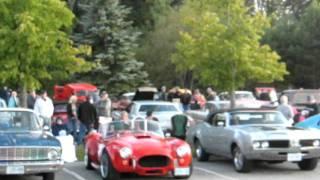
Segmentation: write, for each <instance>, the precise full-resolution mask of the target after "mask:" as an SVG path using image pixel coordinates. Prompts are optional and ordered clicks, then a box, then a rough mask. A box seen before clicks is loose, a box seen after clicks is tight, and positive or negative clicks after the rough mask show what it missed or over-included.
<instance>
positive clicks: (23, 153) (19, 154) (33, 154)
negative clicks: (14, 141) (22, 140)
mask: <svg viewBox="0 0 320 180" xmlns="http://www.w3.org/2000/svg"><path fill="white" fill-rule="evenodd" d="M49 150H50V149H49V148H43V147H23V148H19V147H5V148H3V147H0V161H30V160H31V161H33V160H48V153H49Z"/></svg>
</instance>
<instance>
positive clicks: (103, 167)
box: [100, 155, 108, 178]
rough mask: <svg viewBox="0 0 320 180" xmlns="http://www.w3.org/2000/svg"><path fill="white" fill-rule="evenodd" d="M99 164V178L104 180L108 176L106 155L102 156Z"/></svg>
mask: <svg viewBox="0 0 320 180" xmlns="http://www.w3.org/2000/svg"><path fill="white" fill-rule="evenodd" d="M100 163H101V165H100V171H101V176H102V177H103V178H106V177H107V176H108V159H107V156H106V155H102V158H101V162H100Z"/></svg>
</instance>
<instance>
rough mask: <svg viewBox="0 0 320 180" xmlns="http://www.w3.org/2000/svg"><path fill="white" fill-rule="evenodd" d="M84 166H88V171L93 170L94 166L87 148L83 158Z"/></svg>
mask: <svg viewBox="0 0 320 180" xmlns="http://www.w3.org/2000/svg"><path fill="white" fill-rule="evenodd" d="M83 161H84V164H85V166H86V169H88V170H93V169H94V168H93V166H92V165H91V163H92V161H91V159H90V156H89V153H88V149H87V148H86V150H85V152H84V158H83Z"/></svg>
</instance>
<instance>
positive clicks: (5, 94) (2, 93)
mask: <svg viewBox="0 0 320 180" xmlns="http://www.w3.org/2000/svg"><path fill="white" fill-rule="evenodd" d="M9 95H10V94H9V91H8V88H7V87H6V86H4V87H3V88H2V89H1V90H0V98H2V99H3V100H4V101H5V102H6V105H7V104H8V100H9Z"/></svg>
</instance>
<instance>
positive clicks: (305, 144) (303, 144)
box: [300, 140, 314, 147]
mask: <svg viewBox="0 0 320 180" xmlns="http://www.w3.org/2000/svg"><path fill="white" fill-rule="evenodd" d="M313 142H314V140H300V146H301V147H310V146H313Z"/></svg>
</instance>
